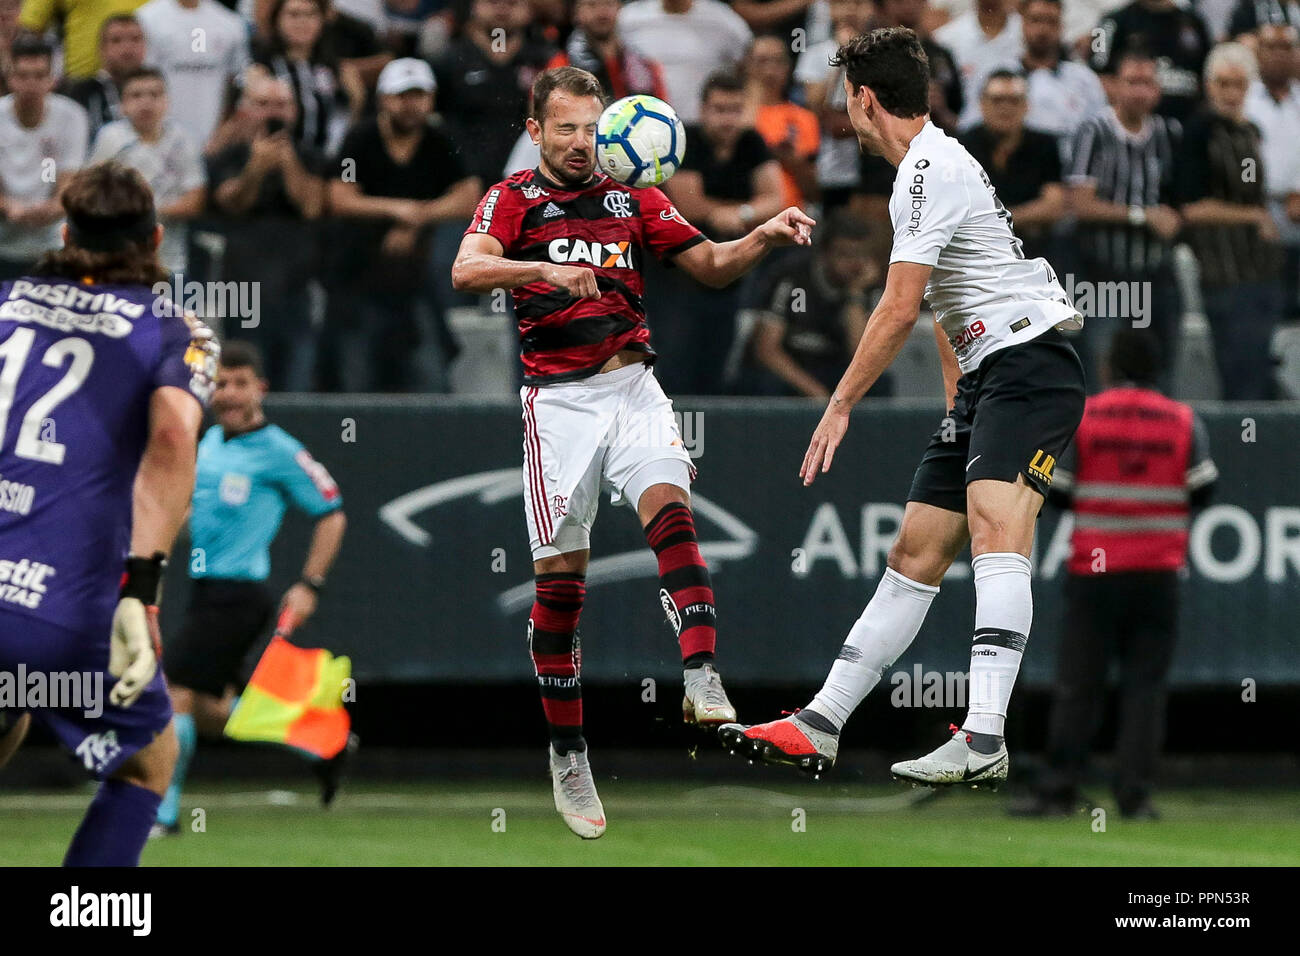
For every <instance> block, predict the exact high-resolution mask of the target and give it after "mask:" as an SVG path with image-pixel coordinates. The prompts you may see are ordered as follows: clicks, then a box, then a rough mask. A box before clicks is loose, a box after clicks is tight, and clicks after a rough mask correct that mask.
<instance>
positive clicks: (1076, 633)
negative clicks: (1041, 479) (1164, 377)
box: [1012, 329, 1218, 819]
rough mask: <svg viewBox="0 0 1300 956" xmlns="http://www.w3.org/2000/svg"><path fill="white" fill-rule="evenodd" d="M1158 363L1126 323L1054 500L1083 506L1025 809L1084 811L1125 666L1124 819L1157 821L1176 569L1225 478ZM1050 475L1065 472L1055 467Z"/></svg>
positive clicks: (1147, 336)
mask: <svg viewBox="0 0 1300 956" xmlns="http://www.w3.org/2000/svg"><path fill="white" fill-rule="evenodd" d="M1160 366H1161V362H1160V358H1159V354H1158V343H1157V341H1156V336H1155V335H1154V334H1153V333H1152V332H1151V331H1139V330H1136V329H1124V330H1122V331H1120V332H1117V333H1116V334H1115V336H1114V338H1113V339H1112V340H1111V346H1110V351H1109V352H1108V353H1107V361H1106V365H1105V368H1104V371H1103V382H1104V384H1105V385H1106V388H1105V390H1104V391H1102V392H1101V393H1099V394H1097V395H1094V396H1092V397H1091V398H1089V399H1088V404H1087V406H1086V407H1085V409H1084V413H1083V421H1082V422H1081V423H1080V425H1079V430H1078V431H1077V432H1075V435H1074V444H1073V445H1072V446H1071V448H1070V449H1069V451H1067V452H1066V454H1065V456H1064V457H1063V459H1062V461H1060V462H1059V463H1057V464H1056V466H1055V469H1054V470H1055V472H1056V474H1055V479H1056V480H1055V482H1054V483H1053V484H1052V488H1051V492H1050V494H1049V500H1050V501H1052V502H1053V503H1056V504H1066V505H1068V507H1070V509H1071V510H1072V511H1073V512H1074V537H1073V539H1072V542H1071V552H1070V559H1069V563H1068V566H1067V570H1068V572H1069V574H1068V576H1067V578H1066V585H1065V588H1066V613H1065V629H1064V633H1063V634H1062V638H1061V646H1060V648H1059V650H1058V652H1057V659H1056V675H1057V676H1056V690H1055V700H1054V701H1053V705H1052V716H1051V721H1050V725H1049V726H1050V730H1049V740H1048V746H1047V753H1048V771H1047V773H1046V775H1045V776H1044V778H1043V779H1042V781H1040V784H1039V787H1038V791H1037V794H1036V796H1035V797H1034V798H1033V800H1031V801H1030V802H1028V803H1026V804H1021V805H1019V806H1013V808H1012V812H1015V813H1019V814H1023V815H1033V816H1046V815H1058V814H1060V815H1063V814H1068V813H1072V812H1074V811H1075V810H1077V809H1078V808H1079V805H1080V794H1079V787H1080V785H1081V783H1082V780H1083V776H1084V770H1085V764H1086V763H1087V759H1088V751H1089V749H1090V748H1091V745H1092V738H1093V735H1094V733H1095V732H1096V729H1097V724H1098V720H1099V717H1100V711H1101V703H1102V701H1103V700H1104V692H1105V685H1106V675H1107V672H1108V671H1109V669H1110V664H1111V662H1112V661H1115V662H1116V663H1117V664H1118V667H1119V682H1120V690H1119V733H1118V737H1117V740H1116V744H1115V776H1114V781H1113V786H1114V791H1115V798H1116V800H1117V802H1118V803H1119V811H1120V814H1121V815H1122V816H1124V817H1128V818H1134V819H1155V818H1157V816H1158V814H1157V813H1156V810H1155V808H1154V807H1153V806H1152V804H1151V786H1152V780H1153V777H1154V776H1155V769H1156V761H1157V758H1158V757H1159V754H1160V748H1161V746H1162V744H1163V742H1164V721H1165V695H1166V680H1167V677H1168V674H1169V667H1170V664H1171V663H1172V661H1173V656H1174V645H1175V644H1176V642H1177V637H1178V605H1179V595H1178V588H1179V582H1178V575H1179V571H1181V570H1182V569H1183V567H1184V566H1185V564H1186V561H1187V537H1188V527H1189V523H1190V516H1191V510H1192V509H1193V508H1199V507H1201V506H1203V505H1204V504H1205V503H1206V502H1207V501H1208V500H1209V497H1210V494H1211V489H1212V488H1213V486H1214V482H1215V480H1216V478H1217V477H1218V470H1217V469H1216V468H1215V465H1214V461H1213V460H1212V459H1211V458H1210V449H1209V440H1208V438H1207V435H1206V430H1205V425H1204V423H1203V422H1202V421H1201V420H1200V418H1198V417H1197V415H1196V413H1195V412H1193V411H1192V409H1191V407H1190V406H1188V405H1185V404H1183V403H1182V402H1177V401H1174V400H1173V399H1170V398H1166V397H1165V396H1164V395H1162V394H1161V393H1160V392H1159V391H1157V389H1156V387H1155V385H1154V382H1155V380H1156V376H1157V375H1158V374H1159V369H1160ZM1046 470H1048V471H1049V473H1050V471H1051V470H1053V468H1052V463H1051V462H1047V463H1046Z"/></svg>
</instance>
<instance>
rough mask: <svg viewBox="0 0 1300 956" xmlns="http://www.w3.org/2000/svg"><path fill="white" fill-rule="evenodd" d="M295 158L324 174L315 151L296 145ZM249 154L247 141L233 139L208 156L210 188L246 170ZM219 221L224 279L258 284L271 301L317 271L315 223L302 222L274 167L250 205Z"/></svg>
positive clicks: (297, 287) (298, 287)
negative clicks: (223, 250)
mask: <svg viewBox="0 0 1300 956" xmlns="http://www.w3.org/2000/svg"><path fill="white" fill-rule="evenodd" d="M296 151H297V154H298V159H299V161H300V162H301V163H302V164H303V166H305V167H306V169H307V171H308V172H309V173H312V174H314V175H317V176H321V175H325V174H326V170H325V167H324V161H323V159H322V157H321V156H320V154H319V153H316V152H314V151H312V150H308V149H303V148H302V147H301V146H299V147H297V150H296ZM250 155H251V147H250V146H249V144H248V143H235V144H234V145H232V146H228V147H226V148H225V149H224V150H222V151H221V152H220V153H218V154H217V155H215V156H212V157H210V158H209V159H208V188H209V189H210V190H211V193H210V195H215V194H216V191H217V189H218V188H220V186H221V184H222V183H224V182H226V181H227V180H230V179H234V178H235V177H236V176H238V175H239V174H240V173H242V172H243V171H244V167H245V166H247V165H248V159H249V156H250ZM212 208H213V209H214V210H217V211H218V218H217V221H218V222H219V223H220V224H221V230H222V232H223V233H224V235H225V237H226V251H225V255H224V257H223V259H222V269H221V273H222V275H221V277H222V279H223V280H235V281H240V282H254V281H255V282H260V283H262V299H263V300H264V301H271V300H273V299H275V298H278V297H280V296H283V295H287V294H290V293H294V292H300V291H301V287H302V284H303V283H304V282H306V281H307V280H308V279H310V278H312V277H313V276H315V275H316V274H317V273H318V272H319V253H320V245H319V243H318V241H317V237H318V233H319V230H318V224H317V223H314V222H309V221H306V220H304V219H303V218H302V215H301V214H300V213H299V211H298V207H297V206H295V205H294V203H293V200H292V199H290V198H289V193H288V190H287V189H286V188H285V184H284V177H283V176H281V175H280V173H279V171H278V170H276V171H272V172H271V173H269V174H268V175H267V176H266V178H265V179H263V180H262V186H261V190H260V191H259V193H258V196H257V200H256V201H255V202H254V203H253V205H252V207H251V208H250V209H249V210H248V211H247V212H245V213H244V214H243V215H240V216H230V215H224V214H221V213H220V211H219V209H218V207H217V206H216V205H215V203H213V204H212Z"/></svg>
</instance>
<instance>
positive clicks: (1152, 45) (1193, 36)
mask: <svg viewBox="0 0 1300 956" xmlns="http://www.w3.org/2000/svg"><path fill="white" fill-rule="evenodd" d="M1099 29H1100V30H1101V31H1102V36H1101V37H1100V38H1099V39H1098V42H1095V43H1094V44H1093V47H1092V48H1093V51H1094V52H1093V54H1092V68H1093V69H1094V70H1096V71H1097V72H1099V73H1112V72H1114V70H1115V67H1116V66H1117V65H1118V63H1119V60H1120V56H1121V55H1123V53H1124V51H1125V50H1127V49H1129V47H1130V46H1131V45H1133V43H1134V41H1135V40H1137V41H1138V42H1140V43H1141V44H1142V46H1143V47H1144V48H1145V50H1146V52H1147V53H1149V54H1150V55H1151V56H1154V57H1156V58H1163V59H1166V60H1168V63H1169V65H1168V67H1167V68H1164V69H1161V71H1160V88H1161V90H1162V92H1163V94H1164V95H1163V96H1162V97H1161V98H1160V105H1159V106H1158V107H1157V108H1156V111H1157V112H1159V113H1160V114H1162V115H1164V116H1172V117H1173V118H1175V119H1179V120H1181V119H1185V118H1186V117H1188V116H1190V115H1191V114H1192V113H1193V112H1194V111H1195V110H1196V109H1197V108H1198V107H1199V105H1200V102H1201V74H1202V73H1203V72H1204V70H1205V58H1206V56H1207V55H1208V54H1209V52H1210V48H1211V47H1212V46H1214V41H1213V40H1212V39H1211V38H1210V31H1209V28H1208V27H1206V25H1205V21H1204V20H1203V19H1201V15H1200V14H1199V13H1197V12H1196V11H1195V10H1191V9H1188V8H1185V7H1171V8H1170V9H1168V10H1149V9H1147V8H1146V7H1144V6H1143V5H1142V4H1141V3H1140V2H1138V0H1135V2H1133V3H1130V4H1129V5H1128V6H1126V7H1120V8H1119V9H1118V10H1116V11H1115V12H1114V13H1112V14H1110V15H1109V16H1107V17H1104V18H1103V19H1102V21H1101V23H1100V24H1099Z"/></svg>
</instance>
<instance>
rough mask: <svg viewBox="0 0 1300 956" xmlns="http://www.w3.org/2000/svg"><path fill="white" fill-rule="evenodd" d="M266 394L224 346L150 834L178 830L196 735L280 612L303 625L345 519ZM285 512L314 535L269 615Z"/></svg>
mask: <svg viewBox="0 0 1300 956" xmlns="http://www.w3.org/2000/svg"><path fill="white" fill-rule="evenodd" d="M266 391H267V381H266V377H265V375H264V374H263V371H262V360H261V356H260V355H259V354H258V352H257V350H256V349H255V348H254V347H253V346H252V345H250V344H248V343H246V342H227V343H225V345H224V346H223V348H222V354H221V362H220V365H219V366H218V369H217V380H216V391H215V392H214V393H213V397H212V411H213V413H214V414H215V415H216V419H217V423H216V424H215V425H213V426H212V427H211V428H209V429H208V430H207V432H206V433H205V434H204V436H203V439H202V441H200V442H199V449H198V471H197V475H196V478H195V483H194V497H193V500H192V502H191V508H190V540H191V548H192V551H191V555H192V557H191V561H190V577H191V578H192V579H193V581H194V585H193V591H192V594H191V597H190V604H189V608H188V609H187V610H186V612H185V621H184V623H183V624H182V625H181V629H180V631H179V633H177V635H176V637H175V638H174V639H173V640H172V641H171V642H169V643H168V644H167V645H166V655H165V657H164V659H163V670H164V672H165V674H166V676H167V683H168V687H169V689H170V691H171V695H172V708H173V710H174V712H175V724H176V735H177V737H178V738H179V740H180V756H179V758H178V759H177V761H176V772H175V775H174V776H173V778H172V784H171V787H170V788H169V789H168V791H167V795H166V797H165V798H164V799H163V802H162V805H161V806H160V807H159V809H158V823H157V825H156V826H155V834H165V833H177V832H179V827H178V824H177V817H178V815H179V811H180V795H181V790H182V789H183V787H184V784H185V774H186V772H187V771H188V769H189V764H190V760H191V758H192V757H193V755H194V748H195V743H196V737H197V735H198V734H199V733H202V734H203V735H204V736H209V737H219V736H220V735H221V733H222V730H223V729H224V728H225V726H226V721H227V720H228V719H229V717H230V713H231V711H232V710H233V708H234V703H235V699H236V698H235V692H236V688H238V687H241V686H242V685H243V679H244V678H245V677H246V676H247V675H246V674H245V673H243V671H242V668H243V665H244V659H245V657H247V656H248V652H249V650H251V649H252V648H253V646H254V645H255V644H256V643H257V642H258V640H259V638H262V637H264V636H265V635H266V633H267V631H268V629H269V628H270V627H271V625H272V623H273V622H274V621H275V619H276V618H277V616H278V613H279V611H280V610H285V609H287V610H289V611H291V612H292V614H293V617H294V619H295V621H296V623H297V624H302V623H303V622H305V621H306V620H307V619H308V618H310V617H311V616H312V614H313V613H314V612H315V610H316V600H317V595H318V594H319V593H320V590H321V588H323V587H324V586H325V578H326V575H327V574H328V573H329V570H330V567H331V565H333V563H334V558H335V556H336V555H337V554H338V551H339V545H340V544H341V543H342V541H343V531H344V528H345V526H346V523H347V521H346V518H345V517H344V515H343V498H342V496H341V495H340V494H339V489H338V485H336V484H335V483H334V479H333V478H331V477H330V474H329V472H328V471H326V470H325V468H324V466H322V465H321V464H320V463H319V462H317V461H316V460H315V459H314V458H312V456H311V455H310V454H309V453H308V451H307V449H306V448H304V447H303V446H302V443H301V442H299V441H298V440H297V439H296V438H294V437H292V436H291V435H290V434H289V433H288V432H286V431H285V430H284V429H282V428H280V427H279V426H278V425H273V424H271V423H270V422H268V421H267V419H266V415H265V413H264V412H263V410H262V398H263V396H265V395H266ZM290 506H292V507H294V508H296V509H297V510H299V511H302V512H305V513H306V514H307V515H309V516H311V517H312V518H314V519H315V521H316V527H315V529H314V531H313V532H312V538H311V545H310V547H309V548H308V551H307V559H306V560H305V561H304V562H303V568H302V575H301V577H300V578H299V579H298V580H297V581H296V582H295V583H294V584H293V585H291V586H290V588H289V589H288V590H287V591H286V592H285V593H284V595H283V596H282V597H281V598H280V601H279V603H278V606H277V602H276V600H275V597H274V596H273V595H272V593H271V592H270V590H268V588H267V586H266V579H267V576H268V575H269V574H270V571H271V555H270V547H271V542H272V541H273V540H274V539H275V536H276V533H277V532H278V531H279V530H280V522H281V521H282V520H283V518H284V513H285V511H286V509H287V508H289V507H290ZM349 749H351V748H349ZM347 752H348V751H347V750H345V751H344V754H346V753H347ZM341 764H342V760H341V759H340V758H334V759H333V760H331V761H319V762H318V763H317V766H316V770H317V774H318V776H320V777H321V785H322V801H323V802H325V803H327V804H328V802H329V801H330V799H331V798H332V797H333V794H334V790H335V788H336V787H337V774H338V771H339V769H340V768H341Z"/></svg>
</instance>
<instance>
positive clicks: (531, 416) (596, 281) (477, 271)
mask: <svg viewBox="0 0 1300 956" xmlns="http://www.w3.org/2000/svg"><path fill="white" fill-rule="evenodd" d="M604 99H605V96H604V91H603V90H602V89H601V86H600V83H599V81H597V80H596V78H595V77H594V76H592V75H591V74H590V73H588V72H586V71H585V70H580V69H577V68H576V67H560V68H558V69H554V70H548V71H546V72H545V73H543V74H541V76H539V77H538V79H537V81H536V83H535V84H534V85H533V116H532V117H530V118H529V119H528V132H529V134H530V135H531V136H532V138H533V141H534V142H536V143H537V144H538V145H539V146H540V147H541V165H540V166H538V168H537V169H533V170H527V171H524V172H518V173H515V174H514V175H513V176H511V177H510V178H509V179H507V180H505V181H504V182H500V183H497V184H496V185H495V186H493V187H492V188H491V189H489V190H488V191H487V195H485V196H484V197H483V200H482V201H481V202H480V203H479V206H478V209H477V211H476V212H475V213H474V219H473V221H472V222H471V223H470V226H469V229H468V230H466V233H465V238H464V239H463V240H462V242H461V246H460V252H459V254H458V255H457V257H456V262H455V264H454V266H453V268H452V281H453V283H454V285H455V286H456V288H457V289H461V290H470V291H474V292H490V291H492V290H494V289H501V288H506V289H510V290H511V291H512V292H513V295H514V302H515V315H516V317H517V318H518V320H519V336H520V343H521V356H522V358H523V362H524V387H523V388H522V389H521V390H520V398H521V400H522V402H523V420H524V443H523V444H524V510H525V513H526V515H527V519H528V531H529V535H530V538H531V545H532V551H533V570H534V573H535V575H536V586H537V595H536V602H535V603H534V605H533V610H532V614H531V615H530V617H529V620H528V637H529V646H530V650H531V652H532V656H533V665H534V667H535V669H536V673H537V682H538V685H539V687H540V688H541V693H542V709H543V711H544V712H545V714H546V720H547V723H548V725H549V726H550V734H551V776H552V781H553V785H554V787H553V789H554V793H555V806H556V809H557V810H558V811H559V812H560V814H561V816H562V817H563V818H564V821H565V823H567V824H568V826H569V828H570V829H571V830H573V832H574V833H577V834H578V835H579V836H581V837H585V838H588V839H592V838H595V837H598V836H600V835H601V834H602V833H604V832H605V813H604V810H603V808H602V807H601V804H600V799H599V797H598V796H597V795H596V787H595V783H594V781H593V780H592V775H591V766H590V764H589V763H588V760H587V745H586V742H585V741H584V740H583V737H582V695H581V690H580V682H579V673H580V665H581V653H580V650H579V646H578V633H577V632H578V616H579V614H580V613H581V611H582V601H583V597H584V594H585V583H584V581H585V575H586V571H587V560H588V557H589V554H590V551H589V542H590V532H591V527H592V524H593V522H594V521H595V518H596V507H597V504H598V503H599V495H600V491H601V488H602V487H607V488H609V489H610V490H611V491H612V493H613V500H614V501H615V502H616V503H617V502H626V503H627V504H628V505H629V506H631V507H632V508H634V509H635V510H636V512H637V515H638V517H639V518H640V520H641V524H642V526H643V528H644V529H645V534H646V540H647V541H648V543H649V544H650V547H651V548H652V549H653V550H654V552H655V555H656V556H657V558H658V562H659V577H660V584H661V590H660V592H659V597H660V601H661V603H662V605H663V607H664V610H665V612H666V614H667V616H668V620H669V622H670V624H671V625H672V626H673V628H674V629H675V630H676V632H677V637H678V641H679V643H680V645H681V652H682V662H683V668H684V671H685V683H686V694H685V699H684V700H683V702H682V712H683V716H684V718H685V720H686V722H687V723H695V724H699V725H701V726H705V727H712V726H717V725H719V724H722V723H726V722H729V721H734V720H735V719H736V712H735V710H734V708H732V706H731V703H730V701H728V700H727V695H726V693H725V691H724V690H723V689H722V682H721V680H720V679H719V677H718V673H717V671H716V670H714V666H713V652H714V637H715V632H714V622H715V612H714V604H713V589H712V587H711V586H710V584H709V572H708V568H707V567H706V566H705V564H704V559H703V558H702V557H701V556H700V549H699V543H698V541H697V539H696V535H695V522H694V519H693V517H692V514H691V507H690V486H691V478H692V477H693V472H694V469H693V468H692V466H691V459H690V456H689V455H688V454H687V453H686V450H685V448H684V447H683V445H682V441H681V437H680V435H679V434H678V430H677V426H676V423H675V421H674V419H673V415H672V402H670V401H669V400H668V398H667V397H666V396H665V395H664V393H663V390H662V389H661V388H660V387H659V383H658V382H657V381H656V379H655V377H654V373H653V372H652V371H651V364H652V363H653V362H654V359H655V353H654V351H653V350H652V349H651V348H650V332H649V329H647V328H646V324H645V308H644V305H643V295H644V280H643V277H642V268H643V266H644V264H645V257H646V256H648V255H654V256H657V257H659V258H660V259H663V260H667V259H671V260H672V261H673V262H674V263H675V264H676V265H677V266H679V267H680V268H681V269H682V270H684V271H685V272H686V273H687V274H688V275H690V276H692V277H693V278H695V279H697V280H699V281H700V282H703V283H705V284H706V285H711V286H724V285H727V284H728V283H730V282H732V281H733V280H735V279H736V278H738V277H739V276H741V275H743V274H744V273H745V272H747V271H748V270H749V269H750V268H752V267H753V266H754V265H755V264H756V263H758V261H759V260H760V259H762V258H763V256H764V255H765V254H766V253H767V251H768V250H769V249H771V248H772V247H774V246H779V245H786V244H791V243H796V244H801V245H807V244H808V243H809V242H810V230H811V228H812V226H813V225H815V223H814V222H813V220H811V219H809V218H808V217H807V216H805V215H804V214H803V213H802V212H800V211H799V210H798V209H795V208H790V209H786V210H785V211H784V212H782V213H780V214H779V215H777V216H775V217H773V218H772V219H769V220H768V221H767V222H765V223H763V224H762V225H760V226H758V227H757V228H756V229H754V230H753V231H752V232H751V233H749V235H747V236H745V237H743V238H741V239H737V240H735V241H733V242H725V243H714V242H710V241H708V240H707V239H705V238H704V237H703V236H702V235H701V234H700V232H699V230H698V229H696V228H695V227H694V226H692V225H691V224H690V223H688V222H687V221H686V220H685V218H683V217H682V215H681V213H679V212H678V211H677V210H676V209H675V208H674V207H673V206H672V204H671V203H669V202H668V199H667V197H665V196H664V194H663V193H662V192H660V191H659V190H658V189H656V188H647V189H629V188H628V187H626V186H622V185H619V184H618V183H615V182H614V181H613V180H611V179H609V178H607V177H605V176H603V175H600V174H599V173H597V171H596V142H595V140H596V123H597V120H598V119H599V117H600V114H601V110H602V108H603V106H604ZM701 321H710V317H701Z"/></svg>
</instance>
